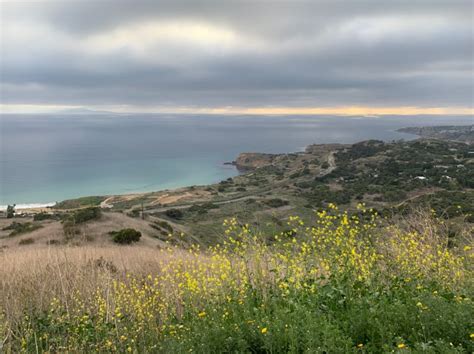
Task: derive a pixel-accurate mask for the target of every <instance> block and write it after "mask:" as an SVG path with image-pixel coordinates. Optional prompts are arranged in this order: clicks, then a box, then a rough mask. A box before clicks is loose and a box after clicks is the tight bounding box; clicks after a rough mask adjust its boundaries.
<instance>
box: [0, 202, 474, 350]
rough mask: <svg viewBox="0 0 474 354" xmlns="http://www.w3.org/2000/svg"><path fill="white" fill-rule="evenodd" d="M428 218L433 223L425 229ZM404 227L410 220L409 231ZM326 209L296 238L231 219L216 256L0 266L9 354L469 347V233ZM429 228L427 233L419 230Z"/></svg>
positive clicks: (0, 335)
mask: <svg viewBox="0 0 474 354" xmlns="http://www.w3.org/2000/svg"><path fill="white" fill-rule="evenodd" d="M426 220H428V221H426ZM404 225H407V224H404ZM416 225H417V227H416V228H413V227H410V225H409V224H408V226H407V227H405V226H403V225H388V226H387V225H382V223H381V220H380V219H379V218H377V217H376V215H375V214H374V213H372V212H371V211H368V210H365V209H364V208H363V206H361V207H360V210H359V212H358V213H355V214H354V215H349V214H347V213H340V212H339V211H338V210H337V207H335V206H330V208H329V209H328V210H326V211H322V212H319V213H317V214H316V216H315V220H314V223H313V224H311V225H305V224H304V223H303V221H302V220H300V219H299V218H298V217H292V218H290V219H289V220H288V231H287V232H285V233H281V234H278V235H274V236H272V238H271V239H269V238H268V237H265V236H268V235H260V234H258V233H256V232H253V231H252V230H251V229H250V228H249V226H248V225H241V224H239V223H238V221H237V220H235V219H231V220H226V221H225V226H226V231H225V233H224V235H225V236H223V242H222V243H221V244H220V245H217V246H214V247H211V248H209V249H199V248H191V249H189V250H182V249H177V248H170V249H168V250H153V249H146V248H140V247H109V248H50V249H46V250H34V249H29V250H21V251H15V252H11V253H9V252H8V251H6V252H4V253H3V254H2V255H1V257H0V269H1V275H2V278H1V288H0V291H1V295H2V302H1V304H0V309H1V315H0V345H2V347H3V351H5V352H19V351H24V352H44V351H50V352H57V351H82V352H116V351H120V352H201V353H209V352H274V353H279V352H295V353H296V352H298V353H300V352H312V353H313V352H326V353H347V352H390V351H413V352H440V353H441V352H442V353H444V352H453V353H455V352H460V353H461V352H472V351H473V350H474V346H473V343H474V324H473V320H472V319H473V318H474V309H473V304H472V290H473V284H472V265H473V263H472V260H473V254H472V249H471V248H470V242H472V239H470V237H471V235H470V234H469V232H467V233H465V235H464V236H465V238H464V239H463V240H462V242H460V243H459V244H453V242H452V240H451V239H450V238H449V235H448V234H447V233H445V232H444V231H443V223H442V221H440V220H435V219H432V218H430V217H423V218H419V222H418V223H416ZM423 225H424V226H423Z"/></svg>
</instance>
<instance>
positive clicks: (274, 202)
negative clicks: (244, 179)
mask: <svg viewBox="0 0 474 354" xmlns="http://www.w3.org/2000/svg"><path fill="white" fill-rule="evenodd" d="M263 203H264V204H266V205H268V206H269V207H270V208H280V207H282V206H285V205H288V204H289V202H288V201H287V200H283V199H280V198H272V199H266V200H264V201H263Z"/></svg>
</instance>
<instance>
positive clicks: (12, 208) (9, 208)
mask: <svg viewBox="0 0 474 354" xmlns="http://www.w3.org/2000/svg"><path fill="white" fill-rule="evenodd" d="M14 216H15V204H13V205H8V206H7V219H11V218H13V217H14Z"/></svg>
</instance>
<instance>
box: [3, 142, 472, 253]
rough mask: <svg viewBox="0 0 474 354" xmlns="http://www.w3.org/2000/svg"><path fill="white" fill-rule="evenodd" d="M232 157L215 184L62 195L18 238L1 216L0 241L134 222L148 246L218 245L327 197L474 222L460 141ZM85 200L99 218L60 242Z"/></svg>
mask: <svg viewBox="0 0 474 354" xmlns="http://www.w3.org/2000/svg"><path fill="white" fill-rule="evenodd" d="M235 164H236V165H237V166H238V167H239V168H240V169H241V170H244V172H243V173H242V174H241V175H239V176H237V177H235V178H229V179H228V180H225V181H222V182H220V183H217V184H213V185H207V186H191V187H187V188H181V189H177V190H169V191H162V192H153V193H144V194H134V195H124V196H104V197H100V196H98V197H86V198H79V199H75V200H69V201H64V202H62V203H59V204H58V205H56V206H55V207H54V208H51V209H48V210H49V211H48V213H49V214H52V215H50V216H51V217H47V219H48V220H44V221H41V220H37V221H34V220H33V219H32V217H31V216H27V215H26V216H25V217H24V218H16V220H15V221H16V222H20V223H24V224H26V227H24V228H23V229H21V230H20V231H21V232H20V233H18V236H16V237H9V235H10V234H11V233H12V230H8V227H9V225H10V221H9V220H8V219H0V226H1V227H0V229H3V230H2V231H0V245H2V246H4V247H5V246H8V247H15V245H18V242H20V241H22V240H23V239H32V240H33V241H23V242H32V243H33V242H34V243H35V244H36V246H38V244H43V245H44V244H46V243H47V242H50V240H51V239H53V240H55V241H54V242H58V243H63V242H76V243H79V244H82V243H88V242H93V243H99V244H101V243H104V242H105V243H107V242H109V241H110V237H108V236H107V235H108V232H111V231H114V230H115V229H116V228H117V226H118V225H122V226H123V227H125V226H126V225H133V227H134V228H137V229H139V230H140V231H141V232H142V234H143V236H144V237H143V238H142V240H143V241H141V242H142V243H144V244H149V245H152V246H160V245H163V243H166V242H172V243H176V242H179V243H183V242H184V243H186V244H188V243H200V244H213V243H215V242H219V239H220V237H221V236H220V235H221V233H222V221H223V220H224V219H226V218H231V217H237V218H238V219H239V220H241V221H242V222H245V223H249V224H251V225H253V226H254V227H257V228H259V229H261V230H262V231H269V232H271V233H273V232H274V231H282V230H284V229H285V228H286V226H285V222H284V220H286V218H288V217H289V216H290V215H300V216H301V217H302V218H303V219H304V220H310V219H311V218H312V217H313V215H314V210H318V209H321V208H324V207H326V206H327V205H328V204H329V203H335V204H337V205H339V206H340V207H341V208H342V209H346V210H349V211H351V210H355V208H356V205H357V204H358V203H361V202H362V203H365V205H366V206H367V207H370V208H374V209H375V210H377V211H378V212H379V213H381V214H383V215H387V216H391V215H403V214H405V213H406V212H407V211H408V210H411V209H412V208H414V207H418V206H423V207H425V208H432V209H433V210H434V211H435V213H436V214H437V215H438V216H443V217H445V218H448V219H452V220H455V219H456V218H467V220H468V221H473V217H472V214H473V213H474V191H473V187H474V150H473V149H472V147H471V146H470V145H468V144H464V143H459V142H453V141H445V140H430V139H423V140H415V141H408V142H391V143H384V142H382V141H375V140H373V141H365V142H360V143H357V144H353V145H341V144H325V145H310V146H308V147H307V149H306V151H304V152H299V153H289V154H275V155H270V154H260V153H243V154H241V155H240V156H238V157H237V159H236V162H235ZM87 206H97V207H100V208H101V209H102V211H103V213H102V214H103V217H102V218H100V219H98V220H95V221H94V223H84V224H80V225H76V228H77V229H78V230H77V233H78V235H79V234H80V235H85V234H87V237H85V236H83V237H82V238H78V237H75V238H73V240H67V241H66V240H64V235H63V230H62V229H63V227H62V225H61V222H60V220H61V219H63V218H64V217H67V215H70V214H71V212H72V211H74V210H76V209H77V208H82V207H87ZM142 208H143V209H142ZM142 211H143V212H142ZM27 223H30V225H28V224H27ZM454 224H455V223H454ZM5 228H7V230H5ZM183 235H184V237H183ZM178 236H179V237H178ZM178 240H179V241H178Z"/></svg>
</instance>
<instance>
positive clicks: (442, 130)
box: [398, 125, 474, 144]
mask: <svg viewBox="0 0 474 354" xmlns="http://www.w3.org/2000/svg"><path fill="white" fill-rule="evenodd" d="M398 131H400V132H402V133H409V134H416V135H419V136H421V137H424V138H432V139H442V140H452V141H460V142H464V143H467V144H474V125H465V126H459V125H448V126H434V127H409V128H402V129H399V130H398Z"/></svg>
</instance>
